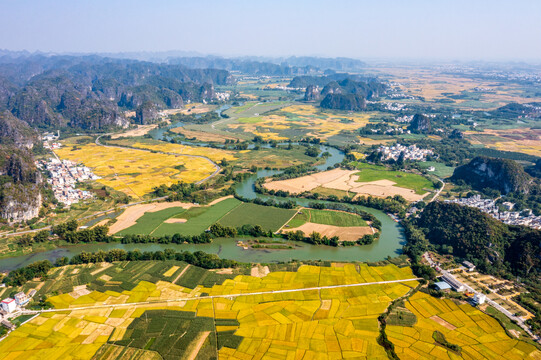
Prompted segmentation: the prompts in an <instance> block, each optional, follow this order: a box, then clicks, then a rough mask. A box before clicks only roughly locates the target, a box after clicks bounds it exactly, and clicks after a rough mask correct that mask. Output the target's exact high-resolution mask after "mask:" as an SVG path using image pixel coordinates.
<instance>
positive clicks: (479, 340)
mask: <svg viewBox="0 0 541 360" xmlns="http://www.w3.org/2000/svg"><path fill="white" fill-rule="evenodd" d="M178 270H179V268H175V266H172V267H171V268H169V269H168V270H166V272H165V273H166V274H175V273H176V272H177V271H178ZM164 275H165V274H164ZM413 277H414V275H413V274H412V272H411V269H410V268H407V267H406V268H398V267H397V266H395V265H387V266H382V267H371V266H368V265H366V264H345V265H344V264H342V265H339V264H333V266H331V267H318V266H308V265H303V266H301V267H300V268H299V269H298V271H296V272H287V271H279V272H271V273H269V274H267V275H266V276H264V277H253V276H248V275H239V276H236V277H235V278H234V279H227V280H225V281H224V282H223V283H222V284H221V285H214V286H213V287H211V288H206V287H203V286H196V287H195V288H194V289H189V288H185V287H182V286H179V285H175V284H172V283H170V282H166V281H158V282H157V283H155V284H154V283H150V282H147V281H140V282H139V283H138V284H137V285H136V286H135V287H134V288H132V289H131V290H124V291H122V292H115V291H105V292H99V291H92V292H89V291H87V292H86V294H85V293H81V292H79V293H73V292H72V293H68V294H61V295H57V296H52V297H50V298H49V299H48V300H49V301H50V302H51V303H52V304H53V305H54V306H55V307H56V308H58V309H66V310H65V311H59V312H58V313H44V314H41V315H39V316H38V317H36V318H35V319H33V320H31V321H30V322H28V323H26V324H25V325H22V326H21V327H19V328H18V329H16V330H15V331H13V332H12V333H11V334H10V335H9V336H8V337H7V338H6V339H5V340H4V341H2V342H0V359H1V360H5V359H19V358H24V359H40V360H42V359H66V358H73V359H91V358H93V356H94V355H95V354H96V352H98V351H99V353H100V354H103V353H106V352H107V351H111V350H114V351H117V352H120V351H122V348H114V347H113V348H111V347H112V344H114V343H115V342H116V341H120V340H122V339H126V337H129V336H131V332H132V331H133V329H132V328H129V326H130V324H131V323H132V322H133V321H134V320H135V319H137V318H141V317H142V316H145V311H146V310H158V309H167V310H173V311H186V312H193V313H195V314H196V316H197V317H202V318H213V319H220V321H216V320H215V326H214V330H213V331H214V333H215V336H223V335H220V334H227V333H233V332H234V335H235V336H237V337H240V338H239V339H240V341H239V342H238V343H237V344H236V345H235V346H227V345H224V346H223V347H221V348H219V349H216V350H217V353H218V356H219V359H262V358H263V359H265V358H269V359H271V358H280V359H348V358H351V359H353V358H355V359H387V358H388V357H387V354H386V352H385V350H384V349H383V347H381V346H380V345H379V344H378V343H377V338H378V336H379V324H378V320H377V317H378V316H379V315H380V314H381V313H383V312H384V311H385V310H386V308H387V307H388V306H389V304H390V302H391V301H392V300H394V299H397V298H399V297H402V296H404V295H405V294H406V293H407V292H408V291H409V290H410V289H411V288H413V287H415V286H416V285H417V284H418V282H417V281H409V282H403V283H389V284H372V285H367V286H355V287H341V288H332V289H321V290H317V289H313V290H303V291H290V292H284V293H276V292H273V291H277V290H286V289H291V290H294V289H301V288H313V287H318V286H327V285H342V284H357V283H371V282H380V281H385V280H397V279H410V278H413ZM108 282H111V281H107V283H108ZM107 283H106V286H107ZM111 285H115V284H111ZM259 292H264V293H262V294H254V293H259ZM241 293H244V294H246V295H244V296H238V297H219V298H213V299H209V298H199V297H200V296H201V295H203V294H208V295H232V294H241ZM250 293H251V294H253V295H249V294H250ZM81 294H85V295H81ZM164 300H174V301H171V302H163V301H164ZM146 301H149V302H152V303H149V304H140V305H137V306H119V307H114V306H110V307H100V308H90V309H85V310H74V308H80V307H85V306H90V307H91V306H95V305H99V306H103V305H107V304H110V305H115V304H116V305H120V304H126V303H133V302H146ZM160 301H161V302H160ZM406 306H407V308H408V309H409V310H411V311H412V312H413V313H414V314H415V315H416V316H417V323H416V324H415V325H414V326H413V327H403V326H391V325H388V326H387V328H386V332H387V335H388V338H389V340H390V341H392V342H393V343H394V345H395V351H396V352H397V354H398V356H399V357H400V358H401V359H458V358H465V359H483V358H487V359H508V360H513V359H527V358H532V359H538V358H539V357H540V356H541V353H540V352H539V351H538V350H537V349H535V347H533V346H531V345H529V344H526V343H524V342H521V341H518V340H514V339H511V338H509V337H508V336H507V335H506V333H505V331H504V330H503V329H502V328H501V327H500V326H499V324H498V323H497V322H496V320H494V319H492V318H491V317H489V316H487V315H485V314H483V313H482V312H480V311H479V310H477V309H475V308H473V307H471V306H470V305H456V304H455V303H454V302H452V301H451V300H440V299H436V298H432V297H430V296H429V295H427V294H424V293H416V294H415V295H413V296H412V297H411V299H410V301H409V302H407V304H406ZM70 309H71V310H70ZM436 317H437V318H436ZM434 319H437V321H435V320H434ZM434 330H438V331H440V332H442V333H443V334H445V337H446V339H447V340H448V341H449V342H451V343H453V344H457V345H460V346H461V347H462V353H461V356H459V355H458V354H455V353H451V352H449V351H447V350H446V349H445V348H443V347H441V346H437V345H435V344H434V340H433V339H432V334H433V332H434ZM193 331H199V330H197V329H194V330H193ZM102 346H103V347H102ZM115 346H116V345H115ZM100 347H101V349H100ZM130 350H131V351H138V350H137V349H134V348H130ZM147 355H148V356H151V357H154V356H156V354H155V353H154V354H150V353H149V354H147Z"/></svg>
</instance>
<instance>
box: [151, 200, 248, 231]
mask: <svg viewBox="0 0 541 360" xmlns="http://www.w3.org/2000/svg"><path fill="white" fill-rule="evenodd" d="M241 204H242V203H241V202H240V201H239V200H237V199H226V200H223V201H220V202H219V203H217V204H214V205H212V206H208V207H200V208H191V209H188V210H186V211H185V212H183V213H182V214H178V215H177V216H176V217H177V218H183V219H187V220H188V221H186V222H185V223H171V224H167V223H162V224H161V225H160V226H158V227H157V228H156V230H154V232H152V235H156V236H162V235H172V234H176V233H180V234H184V235H198V234H201V233H202V232H204V231H205V230H206V229H208V228H209V226H210V225H212V224H214V223H216V222H217V221H218V220H220V219H221V218H222V217H223V216H224V215H226V214H227V213H228V212H230V211H231V210H233V209H235V208H236V207H237V206H239V205H241Z"/></svg>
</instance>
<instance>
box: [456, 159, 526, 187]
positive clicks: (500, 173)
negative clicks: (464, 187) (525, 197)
mask: <svg viewBox="0 0 541 360" xmlns="http://www.w3.org/2000/svg"><path fill="white" fill-rule="evenodd" d="M452 179H453V180H454V181H459V180H460V181H463V182H465V183H466V184H469V185H471V186H472V187H473V188H474V189H477V190H483V189H485V188H490V189H495V190H498V191H499V192H501V193H502V194H508V193H510V192H520V193H528V192H529V191H530V186H531V184H532V182H533V179H532V178H531V177H530V175H528V174H527V173H526V172H525V171H524V169H523V168H522V166H520V165H519V164H518V163H516V162H515V161H513V160H509V159H498V158H489V157H485V156H478V157H475V158H474V159H472V160H471V161H470V162H469V163H468V164H466V165H462V166H459V167H457V168H456V169H455V171H454V173H453V177H452Z"/></svg>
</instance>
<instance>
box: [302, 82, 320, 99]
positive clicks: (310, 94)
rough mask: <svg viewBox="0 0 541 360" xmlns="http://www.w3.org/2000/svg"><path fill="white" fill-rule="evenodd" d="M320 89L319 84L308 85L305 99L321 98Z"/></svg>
mask: <svg viewBox="0 0 541 360" xmlns="http://www.w3.org/2000/svg"><path fill="white" fill-rule="evenodd" d="M319 96H320V91H319V86H317V85H308V86H307V87H306V91H305V92H304V101H317V100H319Z"/></svg>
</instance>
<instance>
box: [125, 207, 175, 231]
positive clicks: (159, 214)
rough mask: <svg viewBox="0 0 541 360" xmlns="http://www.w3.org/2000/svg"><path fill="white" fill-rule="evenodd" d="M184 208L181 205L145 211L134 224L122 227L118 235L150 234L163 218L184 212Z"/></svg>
mask: <svg viewBox="0 0 541 360" xmlns="http://www.w3.org/2000/svg"><path fill="white" fill-rule="evenodd" d="M184 211H185V209H183V208H181V207H172V208H169V209H164V210H160V211H156V212H147V213H145V214H144V215H143V216H141V217H140V218H139V219H137V221H136V224H135V225H133V226H130V227H129V228H127V229H124V230H122V231H120V232H119V233H118V235H128V234H130V235H135V234H145V235H147V234H150V233H151V232H152V231H153V230H154V229H156V228H157V227H158V226H160V224H161V223H163V222H164V221H165V220H167V219H169V218H170V217H173V216H175V215H177V214H179V213H182V212H184Z"/></svg>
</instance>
